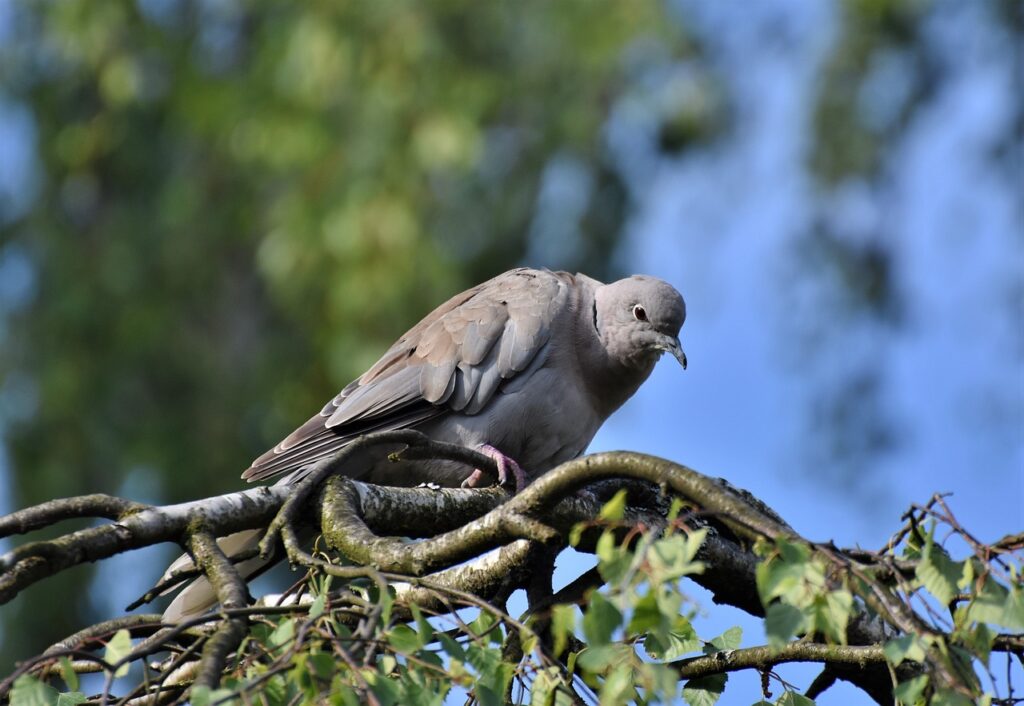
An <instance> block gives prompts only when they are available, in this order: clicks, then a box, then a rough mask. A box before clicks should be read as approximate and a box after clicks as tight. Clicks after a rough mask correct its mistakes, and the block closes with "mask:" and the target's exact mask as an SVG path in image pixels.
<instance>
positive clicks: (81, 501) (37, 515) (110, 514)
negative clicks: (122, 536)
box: [0, 493, 149, 539]
mask: <svg viewBox="0 0 1024 706" xmlns="http://www.w3.org/2000/svg"><path fill="white" fill-rule="evenodd" d="M148 507H149V506H148V505H145V504H143V503H137V502H134V501H132V500H125V499H124V498H118V497H114V496H113V495H104V494H102V493H95V494H93V495H79V496H77V497H74V498H60V499H58V500H50V501H49V502H45V503H40V504H39V505H34V506H32V507H29V508H25V509H24V510H18V511H16V512H12V513H11V514H10V515H6V516H4V517H0V539H2V538H4V537H10V536H11V535H14V534H26V533H28V532H32V531H34V530H37V529H42V528H43V527H49V526H50V525H52V524H56V523H57V522H61V521H63V520H72V519H76V518H82V517H103V518H106V519H108V520H117V519H120V518H121V517H124V516H125V515H127V514H129V513H132V512H139V511H141V510H145V509H147V508H148Z"/></svg>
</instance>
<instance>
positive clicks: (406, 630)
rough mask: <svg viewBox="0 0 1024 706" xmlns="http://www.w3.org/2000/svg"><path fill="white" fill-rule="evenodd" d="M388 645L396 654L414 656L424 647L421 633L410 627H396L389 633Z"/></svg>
mask: <svg viewBox="0 0 1024 706" xmlns="http://www.w3.org/2000/svg"><path fill="white" fill-rule="evenodd" d="M388 643H389V644H390V645H391V647H392V648H393V649H394V650H395V651H396V652H401V653H402V654H413V653H414V652H416V651H418V650H419V649H421V648H422V647H423V640H422V639H421V638H420V635H419V633H417V632H416V631H415V630H413V629H412V628H411V627H409V626H408V625H396V626H395V627H393V628H391V631H390V632H388Z"/></svg>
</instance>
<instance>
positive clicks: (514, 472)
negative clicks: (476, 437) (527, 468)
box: [462, 444, 526, 493]
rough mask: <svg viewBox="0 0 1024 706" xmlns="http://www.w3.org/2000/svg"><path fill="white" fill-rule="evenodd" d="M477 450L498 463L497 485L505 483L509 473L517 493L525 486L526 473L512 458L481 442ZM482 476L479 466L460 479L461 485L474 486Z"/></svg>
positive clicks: (464, 486) (465, 486)
mask: <svg viewBox="0 0 1024 706" xmlns="http://www.w3.org/2000/svg"><path fill="white" fill-rule="evenodd" d="M479 450H480V453H482V454H484V455H485V456H489V457H490V458H493V459H494V462H495V463H496V464H497V465H498V485H505V483H506V482H507V481H508V479H509V475H511V476H512V478H514V479H515V482H516V490H515V492H517V493H518V492H519V491H520V490H522V489H523V488H525V487H526V474H525V473H524V472H523V469H522V468H521V467H520V466H519V464H518V463H516V462H515V461H514V460H513V459H511V458H509V457H508V456H506V455H505V454H503V453H502V452H501V451H499V450H498V449H496V448H494V447H493V446H491V445H490V444H481V445H480V448H479ZM483 476H484V472H483V471H481V470H480V469H479V468H477V469H475V470H474V471H473V472H472V473H470V474H469V476H468V477H467V478H466V480H464V481H462V487H463V488H475V487H476V486H477V484H478V483H479V482H480V479H481V478H483Z"/></svg>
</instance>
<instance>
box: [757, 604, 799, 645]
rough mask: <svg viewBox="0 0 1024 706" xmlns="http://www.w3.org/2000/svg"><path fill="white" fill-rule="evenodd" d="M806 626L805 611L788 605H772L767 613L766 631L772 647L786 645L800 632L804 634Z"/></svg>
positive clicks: (765, 620)
mask: <svg viewBox="0 0 1024 706" xmlns="http://www.w3.org/2000/svg"><path fill="white" fill-rule="evenodd" d="M806 624H807V619H806V616H805V615H804V613H803V611H802V610H800V609H799V608H797V607H796V606H792V605H789V604H788V603H772V604H771V605H770V606H768V609H767V610H766V611H765V618H764V630H765V634H766V635H767V636H768V644H769V645H771V646H772V647H776V648H778V647H782V646H783V645H785V644H786V643H787V642H789V640H790V638H792V637H793V636H794V635H796V634H797V633H798V632H803V631H804V630H805V629H806V628H805V626H806Z"/></svg>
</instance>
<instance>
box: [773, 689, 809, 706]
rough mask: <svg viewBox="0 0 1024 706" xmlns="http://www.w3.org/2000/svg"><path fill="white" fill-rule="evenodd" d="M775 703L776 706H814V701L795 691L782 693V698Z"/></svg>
mask: <svg viewBox="0 0 1024 706" xmlns="http://www.w3.org/2000/svg"><path fill="white" fill-rule="evenodd" d="M775 703H776V704H777V706H814V701H812V700H811V699H809V698H807V697H806V696H804V695H803V694H798V693H796V692H795V691H784V692H782V696H780V697H779V700H778V701H776V702H775Z"/></svg>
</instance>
